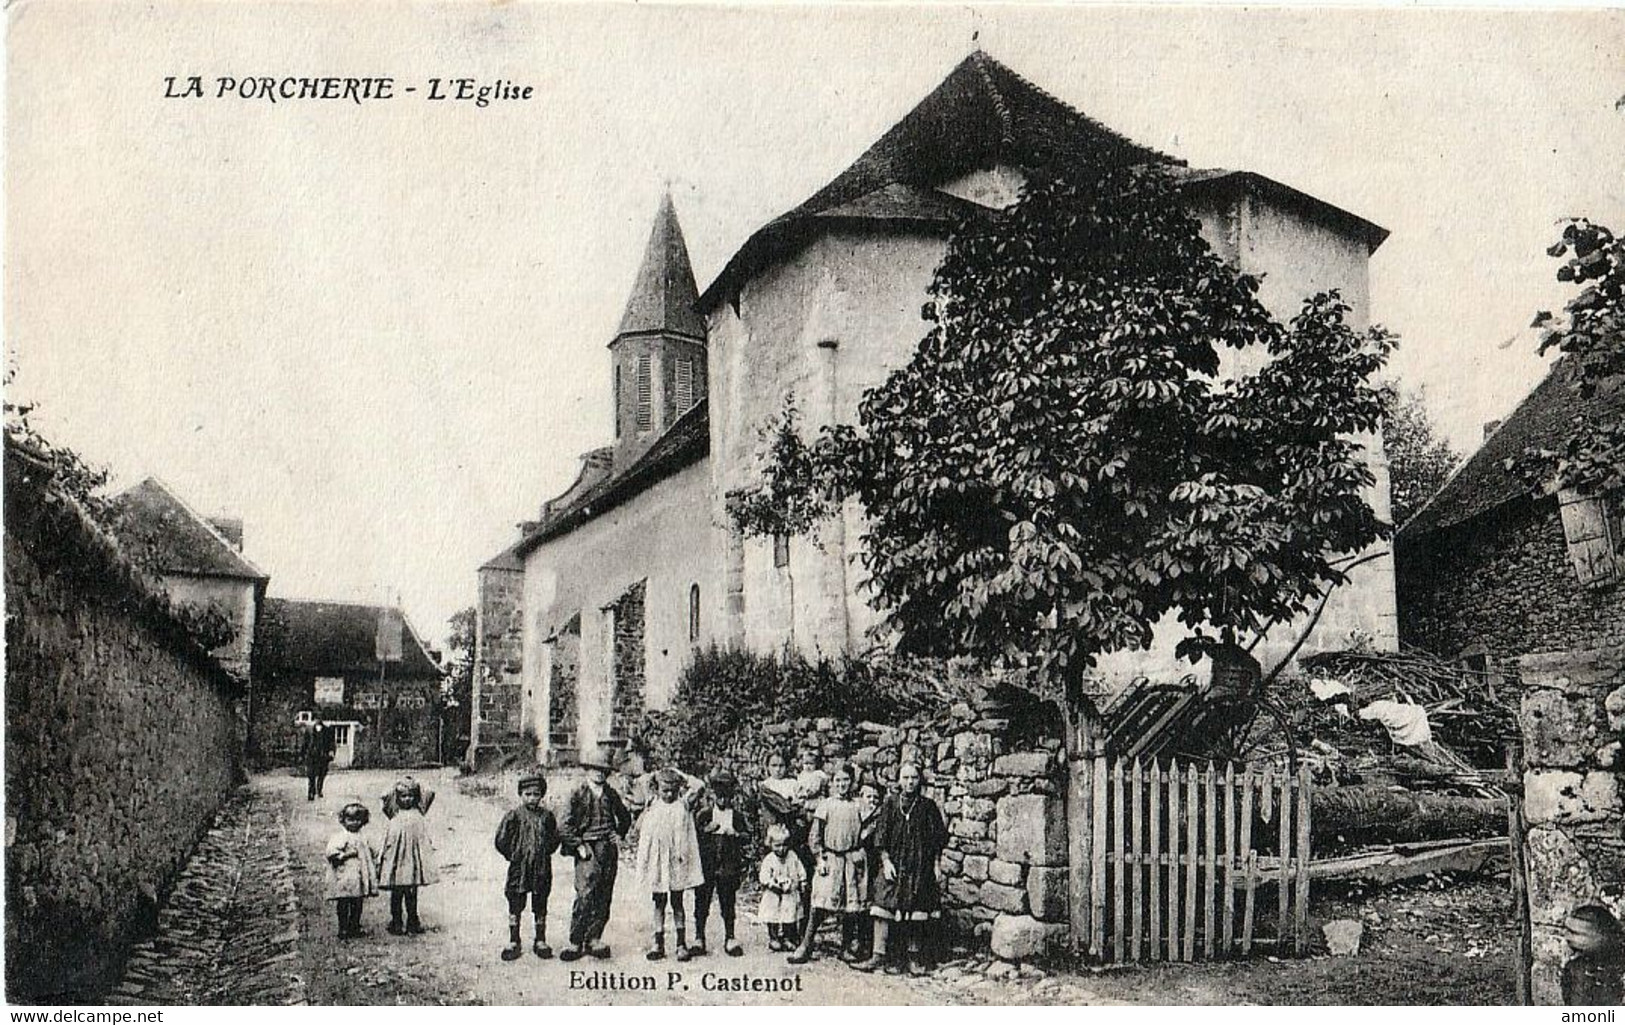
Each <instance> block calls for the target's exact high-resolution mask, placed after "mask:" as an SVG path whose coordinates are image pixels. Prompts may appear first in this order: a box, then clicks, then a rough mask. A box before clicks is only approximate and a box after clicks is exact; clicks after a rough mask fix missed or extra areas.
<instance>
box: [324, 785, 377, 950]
mask: <svg viewBox="0 0 1625 1025" xmlns="http://www.w3.org/2000/svg"><path fill="white" fill-rule="evenodd" d="M371 818H372V816H371V815H369V814H367V807H366V805H364V804H360V803H359V802H354V801H352V802H351V803H349V804H347V805H345V806H344V807H343V809H341V810H340V811H339V825H340V826H343V827H344V828H343V829H340V830H339V831H338V832H337V833H334V834H333V837H332V839H330V840H328V841H327V899H328V900H330V901H333V902H334V903H335V905H336V907H335V910H336V911H337V912H338V916H339V939H341V940H347V939H350V938H351V937H354V936H360V935H361V902H362V901H364V900H366V899H367V898H368V897H376V896H378V864H377V862H378V852H377V851H375V850H373V847H372V842H371V841H370V840H368V839H367V837H366V836H365V835H363V834H362V832H361V830H362V829H363V828H365V827H366V825H367V822H368V821H369V820H370V819H371Z"/></svg>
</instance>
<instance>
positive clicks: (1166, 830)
mask: <svg viewBox="0 0 1625 1025" xmlns="http://www.w3.org/2000/svg"><path fill="white" fill-rule="evenodd" d="M1074 765H1075V771H1074V773H1073V783H1072V786H1073V790H1074V792H1073V794H1072V795H1070V796H1071V801H1070V802H1069V803H1070V805H1071V808H1072V809H1073V810H1074V812H1084V813H1085V814H1086V815H1087V816H1088V819H1087V828H1084V829H1080V830H1077V831H1075V832H1074V833H1073V836H1074V837H1075V838H1076V839H1075V843H1074V847H1073V851H1072V856H1073V859H1074V862H1073V879H1074V881H1075V885H1074V888H1073V899H1074V901H1077V902H1078V903H1079V904H1081V905H1082V906H1079V907H1076V908H1075V909H1074V916H1073V921H1074V927H1075V929H1078V930H1080V934H1079V935H1078V936H1077V937H1075V942H1076V943H1077V945H1078V947H1079V948H1080V949H1083V950H1086V951H1087V953H1088V954H1089V955H1090V956H1091V957H1093V958H1095V959H1097V960H1101V961H1118V962H1120V961H1159V960H1167V961H1194V960H1197V959H1198V958H1201V959H1204V960H1211V959H1215V958H1225V957H1235V956H1246V955H1248V954H1251V953H1252V952H1253V951H1254V950H1255V948H1260V947H1268V948H1269V949H1270V951H1271V952H1287V951H1291V952H1294V953H1302V952H1303V951H1304V950H1305V949H1306V943H1307V938H1308V915H1309V860H1310V855H1309V847H1310V844H1309V775H1308V770H1307V768H1303V769H1300V770H1299V771H1298V773H1297V775H1296V776H1293V775H1291V774H1289V773H1286V772H1277V771H1274V770H1272V769H1270V768H1263V769H1259V770H1255V769H1254V768H1252V767H1250V766H1242V767H1240V768H1238V767H1237V766H1236V765H1234V764H1226V765H1224V766H1223V767H1220V766H1218V765H1216V764H1214V763H1212V762H1208V763H1206V764H1205V765H1203V766H1198V765H1196V764H1192V763H1181V762H1178V761H1168V762H1164V761H1162V760H1155V761H1141V760H1132V761H1131V760H1128V759H1108V758H1107V757H1106V756H1104V755H1095V756H1091V757H1088V758H1086V759H1084V760H1083V762H1082V763H1081V764H1079V763H1074ZM1078 770H1081V771H1078ZM1080 791H1081V792H1080ZM1080 857H1082V858H1083V861H1082V863H1081V864H1080V862H1079V861H1078V860H1077V859H1078V858H1080ZM1077 884H1081V885H1077ZM1080 898H1082V899H1081V900H1080Z"/></svg>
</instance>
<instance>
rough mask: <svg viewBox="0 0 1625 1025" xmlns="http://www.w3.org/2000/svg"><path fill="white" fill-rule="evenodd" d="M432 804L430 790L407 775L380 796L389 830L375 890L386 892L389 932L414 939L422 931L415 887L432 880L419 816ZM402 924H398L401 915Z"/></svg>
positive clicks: (429, 855) (430, 849)
mask: <svg viewBox="0 0 1625 1025" xmlns="http://www.w3.org/2000/svg"><path fill="white" fill-rule="evenodd" d="M432 804H434V791H433V790H431V789H429V788H428V787H425V786H424V785H423V784H421V783H419V782H418V781H417V780H415V779H413V778H412V777H411V776H403V777H401V779H400V781H399V782H397V783H396V784H395V786H394V788H393V789H391V790H390V791H389V792H388V793H386V794H384V815H385V817H387V818H388V819H389V828H388V829H387V830H386V831H385V832H384V845H383V847H382V848H381V849H380V850H379V852H378V888H379V889H381V890H388V891H389V933H390V935H392V936H399V935H401V934H402V933H408V934H410V935H413V936H416V935H418V934H419V933H421V932H423V923H422V922H421V921H419V920H418V887H420V886H428V885H429V884H431V883H433V882H434V881H435V879H436V873H435V865H434V846H433V845H432V844H431V843H430V842H429V831H428V829H427V828H426V827H425V825H424V822H423V817H424V816H425V815H427V814H429V806H430V805H432ZM402 910H404V911H405V912H406V923H405V925H404V926H403V925H402V924H401V912H402Z"/></svg>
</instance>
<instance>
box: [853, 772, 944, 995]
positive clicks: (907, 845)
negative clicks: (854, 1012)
mask: <svg viewBox="0 0 1625 1025" xmlns="http://www.w3.org/2000/svg"><path fill="white" fill-rule="evenodd" d="M922 782H923V781H922V779H921V777H920V768H919V766H917V765H914V764H912V763H908V762H905V763H903V764H902V765H901V766H899V767H898V769H897V792H896V793H894V794H892V795H891V796H889V797H887V798H886V800H885V802H884V803H883V804H882V805H881V806H880V812H879V819H878V821H877V823H876V825H875V835H874V848H875V850H876V851H877V852H878V853H879V857H880V866H879V869H880V870H879V873H878V874H877V875H876V877H875V880H874V900H873V902H872V903H871V905H870V908H869V913H870V914H871V915H872V916H874V931H875V932H874V950H873V952H872V953H871V954H870V955H869V958H868V960H866V961H863V962H862V963H860V964H858V965H856V966H855V967H857V968H859V969H862V970H863V971H869V972H872V971H874V970H875V969H876V968H878V967H880V966H881V965H883V964H885V963H886V960H887V952H888V947H889V946H891V945H894V944H895V945H899V946H905V947H906V949H907V951H908V963H907V971H908V973H909V974H910V975H924V974H925V972H926V969H925V966H924V965H923V964H922V963H921V950H920V946H921V944H920V940H921V938H922V935H923V934H924V933H925V932H926V931H927V930H931V929H933V927H934V924H935V923H937V922H939V921H940V920H941V918H942V889H941V886H940V885H939V883H938V882H937V857H938V856H939V855H941V854H942V849H943V848H944V847H945V846H947V844H948V826H947V823H946V822H944V821H943V818H942V809H941V808H938V807H937V802H935V801H933V800H932V799H931V798H929V797H927V796H925V794H923V793H921V784H922Z"/></svg>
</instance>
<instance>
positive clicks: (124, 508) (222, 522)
mask: <svg viewBox="0 0 1625 1025" xmlns="http://www.w3.org/2000/svg"><path fill="white" fill-rule="evenodd" d="M107 519H108V522H109V524H110V525H111V527H112V528H113V531H114V533H115V535H116V536H117V537H118V539H119V543H120V544H121V545H122V546H123V547H124V549H125V550H126V551H127V552H129V553H130V554H131V556H132V557H134V558H135V559H136V560H137V561H138V562H140V563H141V565H142V566H144V567H145V568H147V570H148V571H149V572H152V573H153V574H154V575H156V576H157V578H158V580H159V582H160V583H161V584H162V586H163V589H164V592H165V593H166V594H167V595H168V596H169V599H170V601H172V602H174V603H175V604H177V605H184V606H193V607H196V608H203V609H213V610H214V611H215V612H217V613H219V614H220V615H222V616H223V617H225V620H226V622H227V623H228V624H229V626H230V628H231V633H232V636H231V639H230V640H228V641H226V642H225V643H224V644H221V645H220V646H218V647H216V648H215V649H214V650H213V652H212V654H213V655H214V657H215V659H216V660H218V661H219V662H220V664H221V665H222V666H224V667H225V668H226V670H227V671H228V672H230V673H232V674H233V675H235V676H237V677H239V678H241V679H247V678H248V676H249V672H250V664H251V662H252V661H253V656H254V632H255V626H256V624H257V623H258V620H259V611H260V606H261V604H262V603H263V602H264V600H265V587H266V584H268V583H269V582H270V579H271V578H270V577H269V576H267V575H266V574H265V573H264V572H263V571H262V570H260V568H259V567H257V566H255V565H254V564H253V563H252V562H250V561H249V560H248V558H247V557H246V556H244V555H243V521H242V520H240V519H236V518H234V517H225V516H215V517H207V516H203V515H201V514H200V513H198V512H197V511H195V510H194V509H193V508H192V507H191V506H190V505H188V504H186V501H185V500H184V499H182V498H181V497H180V496H179V495H178V494H176V493H175V491H174V489H173V488H171V487H170V486H169V485H168V484H165V483H164V482H163V481H161V480H159V479H158V478H157V477H148V478H147V479H146V480H144V481H142V482H141V483H140V484H137V485H135V486H134V487H132V488H129V489H128V490H126V491H123V492H121V493H120V494H118V495H116V496H114V497H113V498H112V500H111V501H110V502H109V509H108V517H107Z"/></svg>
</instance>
